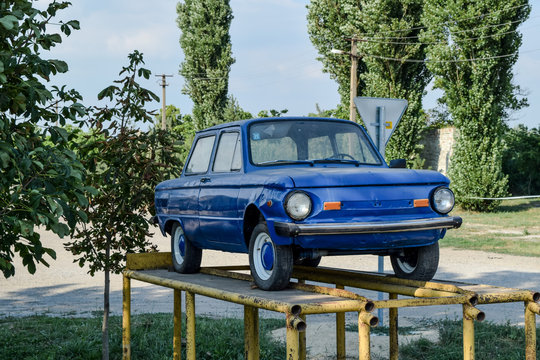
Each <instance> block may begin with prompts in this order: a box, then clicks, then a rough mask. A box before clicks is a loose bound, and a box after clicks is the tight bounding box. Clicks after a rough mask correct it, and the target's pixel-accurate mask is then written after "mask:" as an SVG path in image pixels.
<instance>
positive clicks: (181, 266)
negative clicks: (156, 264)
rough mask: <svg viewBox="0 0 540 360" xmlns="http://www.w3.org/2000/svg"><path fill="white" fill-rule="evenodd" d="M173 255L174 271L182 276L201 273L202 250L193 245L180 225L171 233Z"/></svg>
mask: <svg viewBox="0 0 540 360" xmlns="http://www.w3.org/2000/svg"><path fill="white" fill-rule="evenodd" d="M171 254H172V263H173V268H174V271H176V272H179V273H182V274H192V273H196V272H199V269H200V268H201V259H202V250H201V249H199V248H198V247H196V246H194V245H193V244H192V243H191V241H190V240H189V239H188V238H187V237H186V235H185V234H184V230H183V229H182V226H181V225H180V224H178V223H176V224H174V225H173V227H172V231H171Z"/></svg>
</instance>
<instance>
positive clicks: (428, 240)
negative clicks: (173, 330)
mask: <svg viewBox="0 0 540 360" xmlns="http://www.w3.org/2000/svg"><path fill="white" fill-rule="evenodd" d="M448 185H449V180H448V178H446V177H445V176H444V175H442V174H440V173H438V172H436V171H429V170H409V169H405V161H404V160H394V161H391V162H390V166H388V165H387V164H386V162H385V160H384V159H383V157H382V156H381V155H380V154H379V152H378V151H377V149H376V148H375V146H374V145H373V143H372V141H371V139H370V138H369V136H367V134H366V132H365V131H364V129H363V128H362V127H361V126H359V125H358V124H356V123H353V122H351V121H347V120H339V119H326V118H302V117H290V118H262V119H252V120H245V121H237V122H231V123H226V124H221V125H217V126H213V127H211V128H209V129H206V130H203V131H199V132H198V133H197V134H196V136H195V139H194V141H193V146H192V148H191V151H190V154H189V156H188V159H187V162H186V165H185V166H184V169H183V172H182V174H181V176H180V177H179V178H177V179H173V180H168V181H165V182H162V183H160V184H159V185H158V186H157V187H156V192H155V206H156V217H155V219H156V222H158V223H159V226H160V229H161V231H162V233H163V234H164V235H166V234H169V235H170V236H171V252H172V261H173V265H174V269H175V270H176V271H178V272H180V273H194V272H197V271H198V270H199V268H200V264H201V256H202V250H203V249H214V250H222V251H228V252H237V253H249V263H250V268H251V274H252V276H253V278H254V281H255V283H256V285H257V286H258V287H259V288H261V289H264V290H278V289H282V288H284V287H286V286H287V284H288V283H289V279H290V277H291V273H292V269H293V265H295V264H296V265H304V266H317V265H318V264H319V262H320V260H321V256H327V255H328V256H329V255H351V254H376V255H385V256H386V255H387V256H390V258H391V262H392V267H393V269H394V272H395V274H396V276H398V277H401V278H407V279H417V280H426V281H427V280H430V279H432V278H433V276H434V275H435V272H436V271H437V267H438V263H439V246H438V241H439V239H442V238H443V237H444V235H445V234H446V230H447V229H451V228H458V227H459V226H460V225H461V218H460V217H452V216H448V215H447V214H448V213H449V212H450V211H451V210H452V208H453V206H454V195H453V193H452V191H451V190H450V189H449V188H448Z"/></svg>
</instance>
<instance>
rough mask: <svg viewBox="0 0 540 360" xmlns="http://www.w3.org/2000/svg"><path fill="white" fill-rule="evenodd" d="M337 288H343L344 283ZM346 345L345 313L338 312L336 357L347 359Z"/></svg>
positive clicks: (340, 359)
mask: <svg viewBox="0 0 540 360" xmlns="http://www.w3.org/2000/svg"><path fill="white" fill-rule="evenodd" d="M336 289H339V290H343V289H345V287H344V286H343V285H336ZM346 356H347V354H346V347H345V313H342V312H339V313H336V359H337V360H345V359H346Z"/></svg>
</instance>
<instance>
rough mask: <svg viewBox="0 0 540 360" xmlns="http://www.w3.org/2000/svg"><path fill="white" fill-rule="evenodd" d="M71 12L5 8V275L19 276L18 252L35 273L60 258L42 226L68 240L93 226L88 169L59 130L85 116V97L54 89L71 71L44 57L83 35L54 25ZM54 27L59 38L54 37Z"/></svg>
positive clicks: (1, 254)
mask: <svg viewBox="0 0 540 360" xmlns="http://www.w3.org/2000/svg"><path fill="white" fill-rule="evenodd" d="M68 6H69V3H68V2H56V1H53V2H52V3H50V4H49V5H48V6H47V8H46V10H38V9H36V8H34V7H33V2H32V1H25V0H18V1H2V2H1V3H0V35H1V36H0V174H1V175H0V218H1V222H0V270H1V271H2V272H3V274H4V276H5V277H9V276H13V275H14V274H15V267H14V265H13V257H14V255H15V253H18V254H19V255H20V257H21V258H22V262H23V265H24V266H25V267H26V268H27V269H28V271H29V272H30V273H34V272H35V270H36V263H41V264H44V265H46V266H48V259H46V256H49V257H50V258H52V259H55V257H56V254H55V252H54V251H53V250H52V249H49V248H45V247H43V244H42V243H41V240H40V235H39V234H38V233H37V232H36V231H35V228H36V226H42V227H44V228H45V229H47V230H50V231H52V232H54V233H55V234H57V235H58V236H60V237H64V236H66V235H68V234H69V233H70V232H71V231H73V230H74V229H75V226H76V224H77V222H78V221H81V220H82V221H85V220H86V215H85V214H84V212H83V211H82V210H81V206H82V205H84V204H85V203H86V201H87V200H86V197H87V196H88V195H89V192H92V191H93V190H92V189H91V188H88V187H85V186H84V176H85V171H84V168H83V166H82V164H81V163H80V162H79V161H78V160H77V158H76V155H75V154H74V153H73V151H71V150H70V149H69V148H68V141H69V139H70V134H68V132H67V131H65V129H63V128H61V127H58V126H56V125H55V124H56V123H58V124H59V125H64V124H65V123H66V121H67V120H72V121H75V120H77V119H78V118H79V117H82V116H84V115H85V113H86V111H85V108H84V107H83V106H82V105H81V104H80V103H79V101H80V100H82V98H81V96H80V94H79V93H78V92H76V91H75V90H68V89H66V88H65V87H55V86H52V87H48V86H47V85H46V83H45V81H49V80H50V79H51V77H52V76H54V75H56V74H57V73H65V72H67V71H68V66H67V64H66V63H65V62H64V61H61V60H56V59H44V58H43V57H42V56H41V51H48V50H50V49H51V48H53V47H54V46H56V45H58V44H60V43H61V42H62V36H63V35H65V36H69V35H70V34H71V31H72V30H76V29H78V28H79V23H78V22H77V21H75V20H72V21H68V22H65V23H64V22H60V23H59V24H55V25H53V24H52V23H51V22H53V19H54V17H55V16H56V14H57V13H58V12H59V11H61V10H63V9H65V8H67V7H68ZM55 22H58V21H55ZM52 26H55V27H54V29H56V30H58V32H53V33H51V32H50V31H49V29H50V28H51V27H52ZM62 34H63V35H62ZM55 108H57V109H58V112H57V111H55Z"/></svg>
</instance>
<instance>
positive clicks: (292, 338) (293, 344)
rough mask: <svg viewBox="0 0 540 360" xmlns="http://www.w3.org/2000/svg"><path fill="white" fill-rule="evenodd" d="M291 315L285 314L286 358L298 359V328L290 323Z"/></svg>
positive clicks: (290, 359) (288, 359)
mask: <svg viewBox="0 0 540 360" xmlns="http://www.w3.org/2000/svg"><path fill="white" fill-rule="evenodd" d="M292 318H293V315H291V314H287V360H299V359H300V344H299V338H298V330H297V329H296V328H295V327H294V326H292V325H291V320H292Z"/></svg>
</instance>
